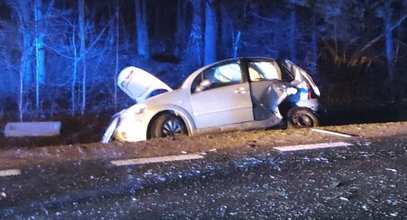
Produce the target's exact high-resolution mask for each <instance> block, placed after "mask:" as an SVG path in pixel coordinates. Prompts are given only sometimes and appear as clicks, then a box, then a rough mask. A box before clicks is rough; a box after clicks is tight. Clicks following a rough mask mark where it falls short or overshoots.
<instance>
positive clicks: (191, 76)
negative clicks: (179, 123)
mask: <svg viewBox="0 0 407 220" xmlns="http://www.w3.org/2000/svg"><path fill="white" fill-rule="evenodd" d="M257 59H264V60H270V61H277V60H276V59H275V58H272V57H256V56H254V57H236V58H228V59H224V60H219V61H217V62H214V63H210V64H207V65H205V66H203V67H201V68H199V69H197V70H195V71H193V72H192V73H191V74H189V76H188V77H187V78H186V79H185V80H184V82H183V83H182V85H181V88H183V89H187V88H188V87H189V86H190V85H191V83H192V81H193V80H194V79H195V77H196V76H197V75H199V73H201V72H202V71H203V70H204V69H207V68H210V67H212V66H216V65H218V64H220V63H227V62H231V61H235V60H257Z"/></svg>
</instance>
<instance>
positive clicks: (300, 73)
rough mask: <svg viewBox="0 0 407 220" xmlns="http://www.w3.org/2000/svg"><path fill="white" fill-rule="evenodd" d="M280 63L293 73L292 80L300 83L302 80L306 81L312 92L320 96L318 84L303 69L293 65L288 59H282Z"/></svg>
mask: <svg viewBox="0 0 407 220" xmlns="http://www.w3.org/2000/svg"><path fill="white" fill-rule="evenodd" d="M281 64H282V65H283V66H284V67H285V68H287V69H288V70H289V71H290V72H291V73H292V74H293V77H294V81H296V82H297V83H301V82H304V81H305V82H307V84H308V85H309V86H310V87H311V89H312V91H313V92H314V94H315V95H316V96H318V97H319V96H321V92H320V91H319V89H318V86H317V85H316V84H315V82H314V80H312V78H311V76H310V75H309V74H308V73H307V72H306V71H305V70H303V69H302V68H301V67H299V66H297V65H295V64H294V63H293V62H291V61H290V60H284V61H283V62H282V63H281Z"/></svg>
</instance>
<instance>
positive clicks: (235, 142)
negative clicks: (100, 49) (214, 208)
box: [0, 122, 407, 169]
mask: <svg viewBox="0 0 407 220" xmlns="http://www.w3.org/2000/svg"><path fill="white" fill-rule="evenodd" d="M319 129H323V130H329V131H335V132H341V133H346V134H350V135H352V136H353V137H350V138H349V137H348V138H346V137H342V136H337V135H332V134H326V133H320V132H316V131H313V130H312V129H288V130H266V131H264V130H261V131H249V132H232V133H224V134H212V135H201V136H193V137H186V136H184V137H177V138H164V139H153V140H149V141H143V142H138V143H120V142H112V143H109V144H100V143H90V144H72V145H58V146H45V147H33V146H30V147H26V146H25V147H22V146H18V145H14V146H8V147H7V148H2V149H0V169H9V168H17V167H24V166H33V165H41V164H46V163H52V162H61V161H81V160H97V159H118V158H140V157H152V156H163V155H177V154H183V153H196V152H206V151H214V150H233V151H239V152H246V151H251V150H253V149H258V148H265V149H266V148H270V150H271V149H272V147H275V146H289V145H297V144H309V143H321V142H332V141H338V140H348V141H359V140H366V139H369V138H377V137H391V136H395V135H405V134H407V122H392V123H380V124H356V125H346V126H327V127H321V128H319ZM5 141H6V142H7V139H5ZM25 141H26V140H25ZM14 142H15V140H14Z"/></svg>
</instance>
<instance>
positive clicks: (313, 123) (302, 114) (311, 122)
mask: <svg viewBox="0 0 407 220" xmlns="http://www.w3.org/2000/svg"><path fill="white" fill-rule="evenodd" d="M317 126H319V119H318V117H317V115H316V114H315V113H314V112H313V111H312V110H311V109H309V108H301V107H295V108H292V109H290V110H289V111H288V113H287V127H288V128H310V127H317Z"/></svg>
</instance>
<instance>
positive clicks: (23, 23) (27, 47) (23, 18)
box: [16, 0, 33, 121]
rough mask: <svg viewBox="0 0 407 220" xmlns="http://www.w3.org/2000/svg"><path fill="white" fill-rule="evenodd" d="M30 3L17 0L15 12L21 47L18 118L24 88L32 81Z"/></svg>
mask: <svg viewBox="0 0 407 220" xmlns="http://www.w3.org/2000/svg"><path fill="white" fill-rule="evenodd" d="M30 7H31V5H30V3H29V2H28V1H25V0H20V1H18V5H17V8H16V10H17V13H18V17H19V31H20V34H21V38H22V39H21V40H22V48H21V58H20V74H19V83H20V85H19V93H18V94H19V95H18V111H19V120H20V121H23V118H24V90H25V87H28V85H29V84H30V83H32V78H33V77H32V69H31V54H32V36H31V35H30V31H29V27H28V25H29V23H30Z"/></svg>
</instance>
